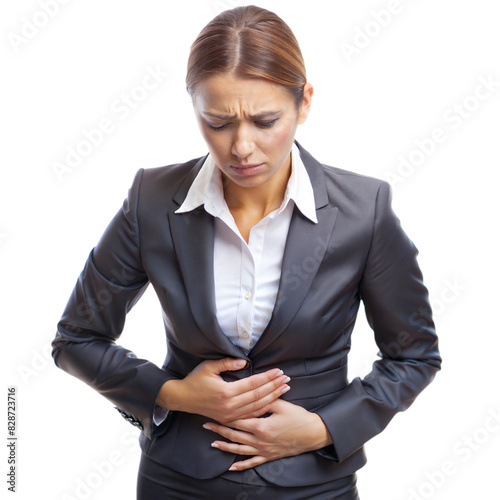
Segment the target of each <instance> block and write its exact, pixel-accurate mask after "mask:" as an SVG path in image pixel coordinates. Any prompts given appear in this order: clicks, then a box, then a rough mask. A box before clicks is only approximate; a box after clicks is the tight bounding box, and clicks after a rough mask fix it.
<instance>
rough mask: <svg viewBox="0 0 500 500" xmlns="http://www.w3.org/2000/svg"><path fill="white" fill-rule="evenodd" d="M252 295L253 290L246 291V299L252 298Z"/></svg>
mask: <svg viewBox="0 0 500 500" xmlns="http://www.w3.org/2000/svg"><path fill="white" fill-rule="evenodd" d="M252 295H253V294H252V292H251V290H248V292H247V293H245V299H251V298H252Z"/></svg>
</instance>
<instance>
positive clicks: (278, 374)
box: [275, 370, 283, 377]
mask: <svg viewBox="0 0 500 500" xmlns="http://www.w3.org/2000/svg"><path fill="white" fill-rule="evenodd" d="M281 375H283V370H280V371H279V372H278V373H277V374H276V375H275V377H280V376H281Z"/></svg>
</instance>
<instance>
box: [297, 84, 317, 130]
mask: <svg viewBox="0 0 500 500" xmlns="http://www.w3.org/2000/svg"><path fill="white" fill-rule="evenodd" d="M313 93H314V88H313V86H312V85H311V84H310V83H309V82H306V83H305V84H304V97H303V99H302V105H301V107H300V111H299V118H298V121H297V123H298V124H301V123H304V122H305V121H306V118H307V116H308V115H309V111H311V100H312V95H313Z"/></svg>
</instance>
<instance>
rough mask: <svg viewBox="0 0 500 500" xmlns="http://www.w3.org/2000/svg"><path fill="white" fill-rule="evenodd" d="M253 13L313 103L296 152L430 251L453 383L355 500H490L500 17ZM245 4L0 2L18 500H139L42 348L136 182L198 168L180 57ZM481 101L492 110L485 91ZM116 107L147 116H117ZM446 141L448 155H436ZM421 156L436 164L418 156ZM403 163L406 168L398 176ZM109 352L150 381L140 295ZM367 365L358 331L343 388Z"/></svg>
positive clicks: (354, 10) (93, 399)
mask: <svg viewBox="0 0 500 500" xmlns="http://www.w3.org/2000/svg"><path fill="white" fill-rule="evenodd" d="M255 3H256V4H258V5H260V6H262V7H266V8H269V9H270V10H274V11H275V12H277V13H278V14H279V15H280V16H281V17H283V19H284V20H285V21H286V22H287V23H288V24H289V25H290V26H291V28H292V29H293V31H294V32H295V34H296V36H297V38H298V40H299V42H300V44H301V46H302V49H303V53H304V57H305V60H306V65H307V68H308V76H309V80H310V81H311V82H312V83H313V85H314V86H315V94H314V100H313V110H312V112H311V114H310V116H309V119H308V121H307V123H306V124H305V125H302V126H301V128H300V129H299V132H298V135H297V139H298V140H299V141H300V142H301V143H302V145H303V146H304V147H305V148H306V149H308V150H309V151H310V152H311V153H312V154H313V155H314V156H315V157H316V158H317V159H318V160H320V161H322V162H324V163H327V164H331V165H335V166H337V167H340V168H344V169H348V170H354V171H357V172H360V173H364V174H367V175H371V176H375V177H379V178H386V179H387V178H388V176H389V177H391V175H392V177H391V179H392V184H393V190H394V208H395V210H396V212H397V213H398V215H399V217H400V218H401V220H402V223H403V227H404V228H405V230H406V231H407V233H408V234H409V235H410V237H411V238H412V239H413V240H414V241H415V243H416V245H417V246H418V248H419V249H420V264H421V266H422V269H423V271H424V276H425V279H426V283H427V285H428V288H429V291H430V294H431V300H432V303H433V305H434V309H435V313H436V323H437V327H438V333H439V335H440V346H441V351H442V356H443V359H444V363H443V370H442V372H441V373H439V374H438V376H437V377H436V380H435V381H434V382H433V384H431V386H430V387H429V388H428V389H427V390H426V391H424V393H423V394H422V395H421V396H420V397H419V398H418V399H417V401H416V402H415V404H414V405H413V406H412V407H411V408H410V409H409V410H408V411H407V412H405V413H403V414H400V415H398V416H397V417H396V418H395V419H394V420H393V422H392V423H391V424H390V426H389V427H388V428H387V429H386V431H385V432H384V433H383V434H382V435H381V436H378V437H376V438H374V439H373V440H372V441H370V442H369V443H368V444H367V447H366V448H367V453H368V458H369V462H368V464H367V465H366V466H365V467H364V468H363V469H362V470H361V471H360V472H359V475H358V484H359V490H360V495H361V498H362V499H363V500H415V499H417V500H418V499H419V498H426V499H427V498H436V499H446V500H457V499H459V500H461V499H470V498H499V497H498V495H499V494H500V493H499V491H500V486H499V481H498V460H499V459H498V457H499V443H500V396H499V390H498V387H499V384H498V381H499V380H498V379H499V377H498V348H499V346H500V342H499V339H498V336H499V328H498V321H497V312H498V290H497V283H498V279H499V273H498V253H499V244H498V215H499V210H498V202H497V199H498V194H497V192H498V178H499V177H498V172H497V171H498V168H499V166H500V164H499V160H500V153H499V148H498V145H499V138H500V126H499V116H500V97H499V94H500V86H499V85H500V83H499V82H500V57H499V52H498V48H499V47H500V30H499V29H498V19H499V9H498V2H496V1H495V0H440V1H432V0H413V1H411V0H401V1H399V2H398V1H397V0H392V1H389V0H373V1H372V0H363V1H356V2H354V1H348V0H336V1H334V2H332V1H309V2H304V1H295V0H287V1H285V0H277V1H271V0H267V1H266V0H262V1H260V2H259V1H256V2H255ZM243 4H245V2H242V1H241V2H240V1H234V0H220V1H216V0H196V1H193V0H191V1H186V2H181V1H177V2H171V1H165V0H164V1H161V0H141V1H131V0H126V1H124V0H121V1H118V0H107V1H106V2H103V1H98V0H86V1H85V2H84V1H83V0H80V1H78V0H65V4H64V5H63V2H62V0H46V5H47V6H46V7H45V9H46V10H47V11H49V12H50V15H49V14H44V9H43V8H42V5H44V1H43V0H39V1H35V0H33V1H32V0H29V1H28V0H23V1H15V2H14V1H10V2H6V1H4V2H2V6H1V7H0V9H1V12H0V30H1V42H0V54H1V66H0V67H1V71H2V77H1V79H0V86H1V92H0V100H1V101H0V116H1V127H2V130H1V144H2V146H1V150H0V154H1V160H0V161H1V167H0V168H1V180H0V202H1V209H0V276H1V277H0V283H1V289H2V294H3V295H2V300H1V307H2V311H1V317H0V320H1V322H2V326H1V332H2V343H3V345H2V355H3V360H2V363H1V364H2V370H5V372H4V374H3V375H2V386H3V390H4V392H5V395H4V396H3V397H2V399H3V401H4V403H3V404H2V408H6V400H7V396H6V394H7V386H8V385H16V386H17V388H18V411H19V421H18V425H19V426H18V435H19V441H18V450H17V451H18V459H19V468H18V471H19V473H18V493H17V497H15V498H19V499H30V500H31V499H35V498H44V499H49V498H50V499H57V500H69V499H77V498H78V499H80V498H90V499H96V500H97V499H109V498H122V499H124V500H128V499H133V498H135V481H136V471H137V465H138V459H139V449H138V446H137V444H136V441H135V434H136V430H135V428H133V427H132V426H130V425H129V424H128V423H126V422H125V421H124V420H123V419H122V418H121V417H120V416H119V415H118V413H117V412H116V411H115V410H114V409H113V407H112V405H110V404H109V403H108V402H107V401H106V400H105V399H104V398H102V397H100V396H98V395H97V394H96V393H94V392H93V391H91V390H90V389H89V388H87V387H86V386H85V385H84V384H82V383H81V382H79V381H78V380H76V379H73V378H72V377H69V376H68V375H66V374H65V373H64V372H62V371H59V370H57V369H56V368H55V366H54V365H53V363H52V361H51V360H50V359H49V348H50V346H49V344H50V339H51V338H52V337H53V336H54V333H55V327H56V323H57V321H58V319H59V317H60V315H61V313H62V310H63V308H64V305H65V303H66V301H67V299H68V297H69V294H70V292H71V290H72V287H73V285H74V283H75V280H76V278H77V276H78V274H79V272H80V270H81V268H82V266H83V264H84V261H85V259H86V257H87V255H88V252H89V251H90V249H91V248H92V247H93V246H94V245H95V243H96V242H97V240H98V238H99V236H100V234H101V233H102V231H103V230H104V228H105V227H106V225H107V223H108V222H109V220H110V219H111V217H112V216H113V215H114V213H115V212H116V211H117V210H118V209H119V207H120V205H121V203H122V201H123V199H124V197H125V196H126V194H127V189H128V187H129V186H130V184H131V182H132V179H133V176H134V173H135V172H136V171H137V169H139V168H141V167H145V168H149V167H156V166H161V165H166V164H169V163H174V162H180V161H186V160H188V159H191V158H194V157H198V156H201V155H203V154H205V152H206V149H205V146H204V144H203V142H202V139H201V136H200V135H199V132H198V130H197V126H196V123H195V120H194V115H193V113H192V110H191V104H190V99H189V97H188V96H187V94H186V92H185V90H184V76H185V67H186V60H187V56H188V51H189V46H190V44H191V42H192V41H193V40H194V39H195V37H196V35H197V33H198V32H199V31H200V29H201V28H202V27H203V26H204V25H205V24H206V23H207V22H208V21H209V20H210V19H212V18H213V17H214V16H215V15H216V14H217V13H218V12H219V10H220V9H222V8H231V7H233V6H238V5H243ZM50 6H52V7H50ZM389 8H390V9H391V10H392V11H393V13H392V14H389V15H388V14H387V12H388V9H389ZM381 11H385V12H381ZM382 25H384V26H382ZM366 32H368V35H367V34H366ZM349 46H350V48H349ZM349 54H350V55H349ZM147 68H150V70H152V69H155V68H156V69H157V72H158V71H159V73H158V75H163V76H158V79H159V80H161V82H160V83H159V84H158V86H157V88H156V89H151V90H148V91H146V92H144V91H141V89H138V88H137V86H138V85H140V84H141V82H142V80H143V79H144V77H145V75H146V74H147V71H148V69H147ZM167 73H168V75H167ZM488 80H489V81H490V82H492V83H490V86H491V88H490V90H489V91H487V90H486V87H484V84H482V83H481V82H482V81H483V82H484V81H488ZM476 92H478V95H479V96H480V97H481V99H477V98H476V97H474V96H475V93H476ZM123 94H131V95H135V96H136V97H137V98H138V100H139V101H140V102H137V101H134V102H133V103H132V104H133V106H134V108H133V109H132V107H131V106H128V107H127V106H124V104H120V102H121V100H122V99H123V97H122V95H123ZM460 108H462V109H463V110H464V111H463V116H462V117H461V118H459V114H458V113H459V109H460ZM103 119H107V121H108V123H111V124H112V126H111V127H110V128H112V129H113V130H112V131H111V132H109V133H106V134H104V136H103V139H102V142H101V143H100V144H97V145H95V146H92V147H91V149H90V151H89V150H87V153H88V154H87V156H86V157H85V158H83V159H82V161H81V162H80V164H78V165H76V166H74V167H73V168H71V169H70V170H69V171H67V172H64V173H63V174H62V175H61V172H60V171H59V175H57V172H56V170H55V169H54V164H55V163H57V162H59V163H64V162H65V161H66V156H67V154H68V148H77V147H78V145H79V144H80V146H81V142H82V141H83V140H84V139H85V135H84V134H85V131H91V130H92V129H95V128H96V127H98V126H99V123H100V122H101V120H103ZM436 128H438V129H442V132H441V143H440V144H434V145H432V144H431V143H430V142H429V141H430V140H431V138H432V136H433V131H434V130H435V129H436ZM438 134H439V132H438ZM416 141H421V143H422V141H423V142H424V143H426V144H427V154H426V155H425V156H424V155H423V153H418V148H417V143H416ZM82 147H83V148H84V146H82ZM402 158H406V159H407V160H408V159H409V158H411V159H412V161H413V162H414V165H413V167H411V166H410V167H408V165H406V167H404V168H403V167H402V166H401V164H402V162H403V160H402ZM398 169H399V170H398ZM398 176H399V177H398ZM121 343H122V344H124V345H125V346H127V347H129V348H131V349H132V350H134V351H135V352H136V353H137V354H138V355H139V356H144V357H147V358H149V359H151V360H152V361H154V362H156V363H157V364H161V363H162V361H163V355H164V349H165V343H164V334H163V330H162V323H161V314H160V309H159V306H158V304H157V301H156V298H155V297H154V294H153V292H152V290H148V292H147V293H146V295H145V296H144V298H143V299H142V300H141V302H140V303H139V304H138V305H137V307H136V308H135V309H134V311H132V313H131V314H130V316H129V320H128V322H127V326H126V331H125V332H124V334H123V336H122V339H121ZM375 355H376V347H375V346H374V343H373V340H372V339H371V335H370V332H369V330H368V328H367V327H366V323H365V321H364V317H363V314H362V313H361V314H360V318H359V325H358V327H357V328H356V330H355V334H354V337H353V353H352V356H351V361H350V376H351V377H354V376H356V375H363V374H366V373H367V371H368V370H369V367H370V365H371V363H372V361H373V359H374V358H375ZM292 384H293V381H292ZM5 413H6V411H5V410H2V429H4V430H3V431H2V432H3V433H4V435H6V420H5V418H6V417H5ZM493 415H496V419H497V421H495V420H494V419H493ZM2 448H3V449H4V451H3V452H2V454H0V459H1V460H2V463H4V464H5V466H4V468H2V469H1V470H2V471H4V472H3V473H2V477H3V478H4V479H2V485H1V486H0V487H1V488H2V490H4V491H6V489H7V484H6V481H5V477H6V476H5V475H4V473H6V471H7V464H6V463H7V451H8V450H7V448H6V447H5V445H4V446H3V447H2ZM3 455H5V456H3ZM105 462H107V464H106V463H105ZM443 469H445V473H443V472H439V471H442V470H443ZM2 495H3V493H2Z"/></svg>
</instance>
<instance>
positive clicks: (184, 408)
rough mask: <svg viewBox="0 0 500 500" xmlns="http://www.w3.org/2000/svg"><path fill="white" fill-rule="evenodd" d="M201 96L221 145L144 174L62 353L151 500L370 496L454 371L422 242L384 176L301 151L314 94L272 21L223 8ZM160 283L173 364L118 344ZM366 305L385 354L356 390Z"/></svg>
mask: <svg viewBox="0 0 500 500" xmlns="http://www.w3.org/2000/svg"><path fill="white" fill-rule="evenodd" d="M187 89H188V92H189V93H190V94H191V96H192V100H193V106H194V111H195V114H196V117H197V120H198V123H199V127H200V130H201V133H202V135H203V137H204V139H205V141H206V143H207V147H208V150H209V154H208V155H207V156H205V157H203V158H199V159H195V160H191V161H188V162H186V163H180V164H176V165H171V166H168V167H162V168H157V169H148V170H140V171H139V172H138V174H137V175H136V178H135V180H134V182H133V184H132V187H131V189H130V191H129V196H128V198H127V199H126V201H125V202H124V205H123V208H122V209H121V210H120V211H119V212H118V214H117V215H116V216H115V218H114V219H113V221H112V222H111V223H110V225H109V226H108V228H107V230H106V232H105V233H104V235H103V236H102V238H101V240H100V241H99V243H98V245H97V246H96V247H95V248H94V249H93V250H92V252H91V254H90V256H89V259H88V261H87V263H86V265H85V268H84V270H83V272H82V274H81V275H80V278H79V280H78V282H77V284H76V287H75V289H74V291H73V294H72V296H71V298H70V300H69V303H68V305H67V307H66V310H65V312H64V314H63V317H62V319H61V321H60V323H59V329H58V333H57V336H56V339H55V340H54V343H53V347H54V351H53V355H54V358H55V362H56V364H57V365H58V366H59V367H61V368H62V369H64V370H66V371H67V372H69V373H71V374H73V375H75V376H77V377H79V378H80V379H82V380H84V381H85V382H87V383H88V384H89V385H91V386H92V387H93V388H94V389H96V390H97V391H99V392H100V393H101V394H103V395H104V396H106V397H107V398H108V399H109V400H111V401H112V402H113V403H114V404H115V405H116V406H117V409H118V410H119V411H120V413H121V414H122V416H124V417H125V418H126V419H127V420H129V421H130V422H131V423H132V424H133V425H135V426H137V427H139V428H140V429H141V430H142V431H143V432H142V434H141V439H140V442H141V448H142V460H141V466H140V470H139V478H138V498H139V499H142V500H145V499H159V498H169V499H170V498H179V499H198V498H208V499H215V498H217V499H219V498H221V499H233V498H234V499H236V498H237V499H240V500H241V499H245V498H249V499H250V498H259V499H267V498H273V499H276V498H282V499H286V500H294V499H299V498H301V499H302V498H307V499H320V498H321V499H343V500H347V499H356V498H358V493H357V489H356V475H355V473H356V470H357V469H359V468H360V467H362V466H363V465H364V463H365V461H366V459H365V456H364V452H363V444H364V443H365V442H366V441H367V440H369V439H370V438H372V437H373V436H374V435H376V434H378V433H379V432H380V431H381V430H382V429H383V428H384V427H385V426H386V425H387V424H388V422H389V421H390V420H391V418H392V417H393V416H394V415H395V413H397V412H398V411H401V410H404V409H406V408H407V407H408V406H409V405H410V404H411V403H412V402H413V400H414V399H415V397H416V396H417V395H418V393H419V392H420V391H421V390H422V389H423V388H424V387H425V386H426V385H427V384H428V383H429V382H430V381H431V380H432V378H433V377H434V375H435V373H436V371H437V370H438V369H439V367H440V361H441V360H440V357H439V353H438V349H437V339H436V335H435V332H434V326H433V323H432V319H431V312H430V307H429V303H428V297H427V290H426V289H425V287H424V285H423V283H422V276H421V273H420V270H419V268H418V265H417V262H416V254H417V251H416V249H415V247H414V246H413V244H412V243H411V241H410V240H409V239H408V238H407V236H406V235H405V234H404V233H403V231H402V229H401V227H400V225H399V221H398V219H397V218H396V217H395V215H394V214H393V212H392V210H391V208H390V193H389V188H388V185H387V184H386V183H384V182H381V181H378V180H376V179H371V178H367V177H363V176H359V175H356V174H353V173H350V172H346V171H343V170H339V169H335V168H332V167H327V166H324V165H322V164H320V163H318V162H317V161H316V160H315V159H314V158H313V157H312V156H311V155H310V154H309V153H308V152H307V151H306V150H305V149H303V148H302V147H301V146H300V145H299V144H298V143H296V142H295V141H294V137H295V132H296V129H297V126H298V125H299V124H302V123H304V121H305V120H306V118H307V115H308V113H309V109H310V107H311V99H312V95H313V88H312V86H311V84H310V83H308V82H307V79H306V74H305V68H304V63H303V59H302V55H301V53H300V49H299V46H298V44H297V41H296V39H295V37H294V35H293V33H292V32H291V31H290V29H289V27H288V26H287V25H286V24H285V23H284V22H283V21H282V20H281V19H280V18H279V17H277V16H276V15H275V14H273V13H271V12H269V11H266V10H264V9H260V8H257V7H239V8H236V9H233V10H231V11H226V12H223V13H222V14H220V15H219V16H217V17H216V18H215V19H214V20H213V21H212V22H210V23H209V24H208V25H207V26H206V27H205V28H204V29H203V30H202V32H201V33H200V35H199V36H198V38H197V40H196V41H195V42H194V44H193V46H192V48H191V54H190V57H189V62H188V73H187ZM149 283H152V285H153V287H154V288H155V291H156V293H157V295H158V298H159V300H160V302H161V305H162V309H163V313H164V321H165V328H166V334H167V346H168V350H167V356H166V360H165V363H164V366H163V367H162V369H159V368H158V367H156V366H155V365H154V364H152V363H150V362H148V361H146V360H142V359H137V358H136V357H135V356H134V355H133V354H132V353H131V352H129V351H127V350H126V349H124V348H123V347H120V346H118V345H116V344H115V340H116V339H117V338H118V337H119V336H120V334H121V331H122V329H123V324H124V320H125V316H126V313H127V312H128V311H129V310H130V308H131V307H132V306H133V305H134V304H135V302H136V301H137V300H138V299H139V298H140V296H141V294H142V293H143V292H144V290H145V288H146V287H147V285H148V284H149ZM360 300H363V302H364V305H365V309H366V314H367V316H368V320H369V322H370V325H371V326H372V328H373V330H374V334H375V339H376V341H377V344H378V346H379V348H380V352H381V359H380V360H378V361H376V362H375V364H374V366H373V371H372V372H371V373H370V374H369V375H367V376H366V377H365V378H364V379H363V380H360V379H359V378H356V379H354V380H353V381H351V382H350V383H348V381H347V354H348V351H349V348H350V335H351V332H352V329H353V326H354V322H355V318H356V314H357V311H358V307H359V302H360Z"/></svg>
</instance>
